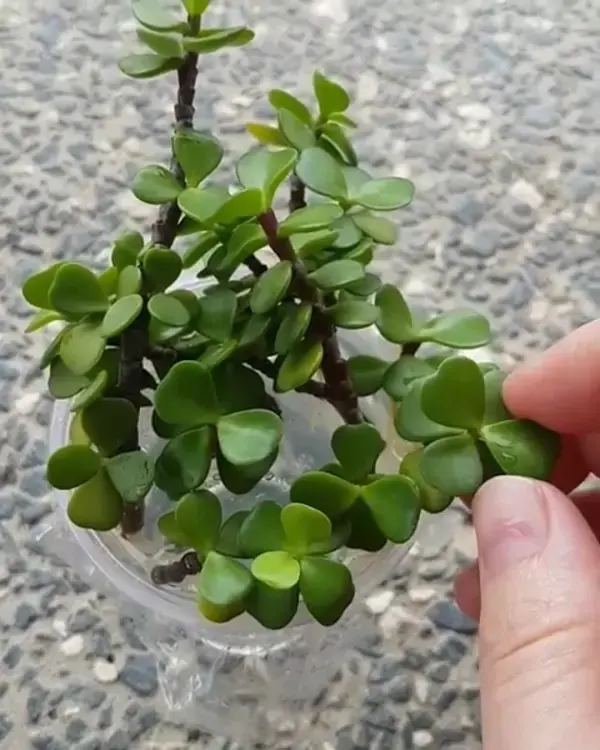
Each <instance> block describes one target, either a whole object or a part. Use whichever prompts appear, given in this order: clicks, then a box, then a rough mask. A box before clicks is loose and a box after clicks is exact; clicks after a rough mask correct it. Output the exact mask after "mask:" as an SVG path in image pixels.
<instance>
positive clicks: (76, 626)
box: [68, 609, 100, 633]
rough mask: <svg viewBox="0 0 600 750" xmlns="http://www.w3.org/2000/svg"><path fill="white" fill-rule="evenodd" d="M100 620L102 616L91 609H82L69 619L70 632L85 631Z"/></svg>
mask: <svg viewBox="0 0 600 750" xmlns="http://www.w3.org/2000/svg"><path fill="white" fill-rule="evenodd" d="M99 622H100V618H99V617H98V615H96V614H95V613H94V612H91V611H90V610H89V609H80V610H79V611H78V612H76V613H75V614H74V615H73V617H72V618H71V619H70V620H69V624H68V628H69V632H70V633H85V632H86V630H90V629H91V628H93V627H94V626H95V625H97V624H98V623H99Z"/></svg>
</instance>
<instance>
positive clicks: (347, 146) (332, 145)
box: [319, 122, 358, 167]
mask: <svg viewBox="0 0 600 750" xmlns="http://www.w3.org/2000/svg"><path fill="white" fill-rule="evenodd" d="M319 145H320V146H321V147H325V148H326V150H328V151H329V152H330V153H331V154H332V156H334V157H336V158H337V159H340V161H342V162H345V163H346V164H348V165H350V166H352V167H355V166H356V165H357V164H358V155H357V153H356V151H355V150H354V146H353V145H352V143H351V142H350V139H349V138H348V136H347V135H346V133H345V132H344V131H343V130H342V128H340V126H339V125H336V124H335V123H333V122H328V123H325V125H323V126H322V127H321V137H320V138H319Z"/></svg>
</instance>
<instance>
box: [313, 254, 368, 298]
mask: <svg viewBox="0 0 600 750" xmlns="http://www.w3.org/2000/svg"><path fill="white" fill-rule="evenodd" d="M364 275H365V269H364V268H363V266H362V265H361V264H360V263H358V262H357V261H355V260H334V261H332V262H331V263H327V264H326V265H324V266H321V268H319V269H317V270H316V271H313V272H312V273H311V274H309V276H308V278H309V279H310V280H311V282H312V283H313V284H314V285H315V286H317V287H319V289H323V290H325V291H333V290H335V289H342V288H343V287H345V286H348V284H352V283H353V282H355V281H358V280H359V279H362V278H363V276H364Z"/></svg>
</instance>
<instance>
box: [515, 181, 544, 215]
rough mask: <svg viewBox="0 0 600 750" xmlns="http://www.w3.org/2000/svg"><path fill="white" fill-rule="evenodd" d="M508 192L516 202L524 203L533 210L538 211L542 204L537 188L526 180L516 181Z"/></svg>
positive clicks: (542, 200) (541, 197)
mask: <svg viewBox="0 0 600 750" xmlns="http://www.w3.org/2000/svg"><path fill="white" fill-rule="evenodd" d="M508 192H509V193H510V195H511V196H512V197H513V198H514V199H515V200H516V201H519V202H521V203H525V204H526V205H528V206H529V207H530V208H533V209H539V208H540V206H541V205H542V204H543V203H544V197H543V196H542V195H541V193H540V192H539V191H538V190H537V188H536V187H535V186H534V185H532V184H531V183H530V182H528V181H527V180H523V179H521V180H517V181H516V182H514V183H513V184H512V185H511V187H510V189H509V191H508Z"/></svg>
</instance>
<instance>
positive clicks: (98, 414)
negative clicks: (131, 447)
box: [81, 398, 138, 456]
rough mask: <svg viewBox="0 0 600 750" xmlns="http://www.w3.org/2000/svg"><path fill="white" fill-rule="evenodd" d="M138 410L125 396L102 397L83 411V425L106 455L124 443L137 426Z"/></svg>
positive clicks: (86, 432)
mask: <svg viewBox="0 0 600 750" xmlns="http://www.w3.org/2000/svg"><path fill="white" fill-rule="evenodd" d="M137 419H138V417H137V412H136V410H135V407H134V406H133V404H131V403H130V402H129V401H126V400H125V399H124V398H101V399H99V400H97V401H94V403H93V404H90V405H89V406H87V407H86V408H85V409H84V410H83V411H82V412H81V426H82V427H83V430H84V432H85V434H86V435H88V437H89V438H90V440H91V441H92V443H93V444H94V445H95V446H96V447H97V448H98V449H99V450H100V452H101V453H102V454H103V455H105V456H111V455H113V454H114V453H116V451H117V450H118V449H119V448H120V447H121V446H122V445H124V444H125V443H126V442H127V441H128V440H129V439H130V438H131V436H132V434H133V433H134V431H135V428H136V427H137Z"/></svg>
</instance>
